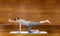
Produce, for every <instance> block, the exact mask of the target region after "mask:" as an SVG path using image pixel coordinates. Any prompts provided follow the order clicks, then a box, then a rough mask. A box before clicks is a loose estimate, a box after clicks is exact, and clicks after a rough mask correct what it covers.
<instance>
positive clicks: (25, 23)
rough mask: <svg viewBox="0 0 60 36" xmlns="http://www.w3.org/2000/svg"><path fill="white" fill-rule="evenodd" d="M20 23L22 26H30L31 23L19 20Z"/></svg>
mask: <svg viewBox="0 0 60 36" xmlns="http://www.w3.org/2000/svg"><path fill="white" fill-rule="evenodd" d="M19 23H22V25H26V26H28V25H29V23H30V21H26V20H23V19H20V20H19Z"/></svg>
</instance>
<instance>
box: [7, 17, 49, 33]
mask: <svg viewBox="0 0 60 36" xmlns="http://www.w3.org/2000/svg"><path fill="white" fill-rule="evenodd" d="M8 21H9V22H18V23H19V30H20V31H21V25H24V26H27V27H28V32H29V33H32V32H31V27H32V26H34V25H40V24H42V23H46V22H48V23H49V24H50V21H49V20H45V21H39V22H32V21H26V20H24V19H19V18H14V20H11V19H9V20H8Z"/></svg>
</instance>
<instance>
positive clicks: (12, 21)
mask: <svg viewBox="0 0 60 36" xmlns="http://www.w3.org/2000/svg"><path fill="white" fill-rule="evenodd" d="M8 21H9V22H18V20H17V21H13V20H11V19H9V20H8Z"/></svg>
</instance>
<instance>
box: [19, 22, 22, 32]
mask: <svg viewBox="0 0 60 36" xmlns="http://www.w3.org/2000/svg"><path fill="white" fill-rule="evenodd" d="M21 24H22V23H21V22H20V24H19V31H20V32H21V27H22V25H21Z"/></svg>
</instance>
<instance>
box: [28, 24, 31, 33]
mask: <svg viewBox="0 0 60 36" xmlns="http://www.w3.org/2000/svg"><path fill="white" fill-rule="evenodd" d="M31 28H32V25H29V26H28V32H29V33H32V32H31Z"/></svg>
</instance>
